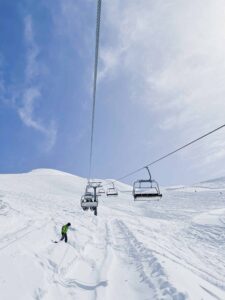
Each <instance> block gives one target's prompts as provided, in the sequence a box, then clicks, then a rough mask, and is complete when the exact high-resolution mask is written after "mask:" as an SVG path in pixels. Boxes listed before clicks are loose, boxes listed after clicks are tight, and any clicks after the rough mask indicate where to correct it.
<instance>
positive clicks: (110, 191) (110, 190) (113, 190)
mask: <svg viewBox="0 0 225 300" xmlns="http://www.w3.org/2000/svg"><path fill="white" fill-rule="evenodd" d="M106 195H107V196H118V190H117V189H116V188H115V186H114V183H113V182H112V187H109V188H108V189H107V191H106Z"/></svg>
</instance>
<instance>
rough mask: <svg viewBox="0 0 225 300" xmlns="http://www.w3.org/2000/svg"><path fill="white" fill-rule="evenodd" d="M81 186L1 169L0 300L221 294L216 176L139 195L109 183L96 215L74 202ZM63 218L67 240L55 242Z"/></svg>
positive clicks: (63, 176)
mask: <svg viewBox="0 0 225 300" xmlns="http://www.w3.org/2000/svg"><path fill="white" fill-rule="evenodd" d="M85 185H86V180H85V179H83V178H80V177H77V176H73V175H70V174H67V173H63V172H58V171H54V170H35V171H33V172H30V173H27V174H17V175H0V228H1V230H0V270H1V271H0V299H1V300H31V299H35V300H41V299H44V300H50V299H51V300H70V299H77V300H95V299H96V300H150V299H157V300H158V299H160V300H161V299H173V300H184V299H191V300H201V299H204V300H206V299H221V300H224V299H225V179H218V180H213V181H209V182H205V183H200V184H198V185H196V186H192V187H184V186H180V187H174V188H168V189H164V190H163V191H162V192H163V198H162V200H160V201H159V202H138V203H136V202H134V201H133V198H132V195H131V193H129V192H127V191H128V190H129V189H131V188H130V187H128V186H126V185H123V184H120V183H118V184H117V185H116V186H117V187H118V189H119V196H118V197H108V198H107V197H106V196H101V197H100V202H99V207H98V216H97V217H95V216H94V214H93V212H90V211H88V212H84V211H83V210H81V208H80V197H81V195H82V193H83V192H84V188H85ZM125 191H126V192H125ZM67 222H71V224H72V227H71V229H70V230H69V233H68V237H69V242H68V244H66V243H64V242H60V243H58V244H54V243H53V242H52V241H51V240H55V239H56V240H57V239H59V238H60V230H61V226H62V225H63V224H65V223H67Z"/></svg>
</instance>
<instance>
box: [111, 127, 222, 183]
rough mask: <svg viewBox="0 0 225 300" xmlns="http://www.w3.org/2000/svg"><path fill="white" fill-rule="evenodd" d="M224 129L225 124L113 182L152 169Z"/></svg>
mask: <svg viewBox="0 0 225 300" xmlns="http://www.w3.org/2000/svg"><path fill="white" fill-rule="evenodd" d="M224 127H225V124H223V125H221V126H219V127H217V128H215V129H213V130H211V131H209V132H207V133H205V134H203V135H201V136H200V137H198V138H196V139H194V140H192V141H191V142H189V143H187V144H185V145H183V146H181V147H179V148H177V149H176V150H174V151H172V152H169V153H168V154H165V155H163V156H161V157H160V158H158V159H156V160H154V161H152V162H150V163H149V164H147V165H145V166H143V167H141V168H139V169H136V170H134V171H132V172H130V173H128V174H126V175H124V176H122V177H120V178H118V179H116V180H114V181H113V182H116V181H121V180H122V179H124V178H127V177H130V176H131V175H134V174H136V173H138V172H139V171H141V170H143V169H145V168H146V167H150V166H152V165H154V164H156V163H158V162H159V161H161V160H163V159H165V158H167V157H169V156H171V155H173V154H175V153H176V152H178V151H180V150H182V149H184V148H187V147H189V146H190V145H192V144H194V143H196V142H198V141H199V140H201V139H203V138H205V137H207V136H209V135H211V134H213V133H214V132H216V131H218V130H220V129H222V128H224Z"/></svg>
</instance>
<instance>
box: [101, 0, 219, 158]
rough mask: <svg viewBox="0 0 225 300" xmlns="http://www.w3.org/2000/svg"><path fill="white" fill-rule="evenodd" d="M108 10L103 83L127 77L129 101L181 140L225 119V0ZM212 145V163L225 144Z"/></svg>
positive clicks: (145, 2) (110, 6)
mask: <svg viewBox="0 0 225 300" xmlns="http://www.w3.org/2000/svg"><path fill="white" fill-rule="evenodd" d="M103 8H104V9H103V14H104V15H103V20H104V24H103V35H102V40H103V43H104V44H103V49H101V51H100V54H101V66H102V69H101V80H108V79H111V78H112V77H113V78H115V77H117V78H120V80H119V82H120V88H121V81H122V79H121V77H120V76H121V73H122V72H123V74H126V75H125V76H124V84H123V85H126V84H127V85H129V87H130V88H129V90H127V92H128V93H129V95H128V98H130V99H132V101H136V104H137V105H142V106H143V109H149V112H150V113H151V115H154V124H155V125H156V126H157V127H158V128H159V129H161V130H163V131H174V134H176V136H177V140H178V144H179V143H183V142H184V141H185V137H186V136H188V137H191V138H192V137H193V138H194V137H197V136H196V135H198V134H201V133H204V132H206V131H207V130H210V129H213V127H216V126H217V125H220V124H222V123H224V121H225V118H224V116H225V84H224V82H225V51H224V49H225V39H224V30H223V28H225V2H224V1H223V0H217V1H214V0H206V1H202V0H190V1H185V0H182V1H180V0H170V1H163V0H159V1H153V0H141V1H134V0H123V1H121V0H115V1H110V0H108V1H106V2H105V3H104V7H103ZM126 82H127V83H126ZM202 147H203V148H204V149H201V150H202V151H205V150H206V148H205V147H207V145H205V146H202ZM211 147H212V148H213V150H212V151H211V159H208V163H210V161H213V160H214V158H215V159H216V160H217V161H219V160H220V159H221V158H223V159H224V157H225V153H224V151H220V150H221V145H218V144H214V145H211Z"/></svg>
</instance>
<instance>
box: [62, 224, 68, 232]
mask: <svg viewBox="0 0 225 300" xmlns="http://www.w3.org/2000/svg"><path fill="white" fill-rule="evenodd" d="M68 228H69V226H68V225H64V226H63V227H62V231H61V232H62V234H66V233H67V231H68Z"/></svg>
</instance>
